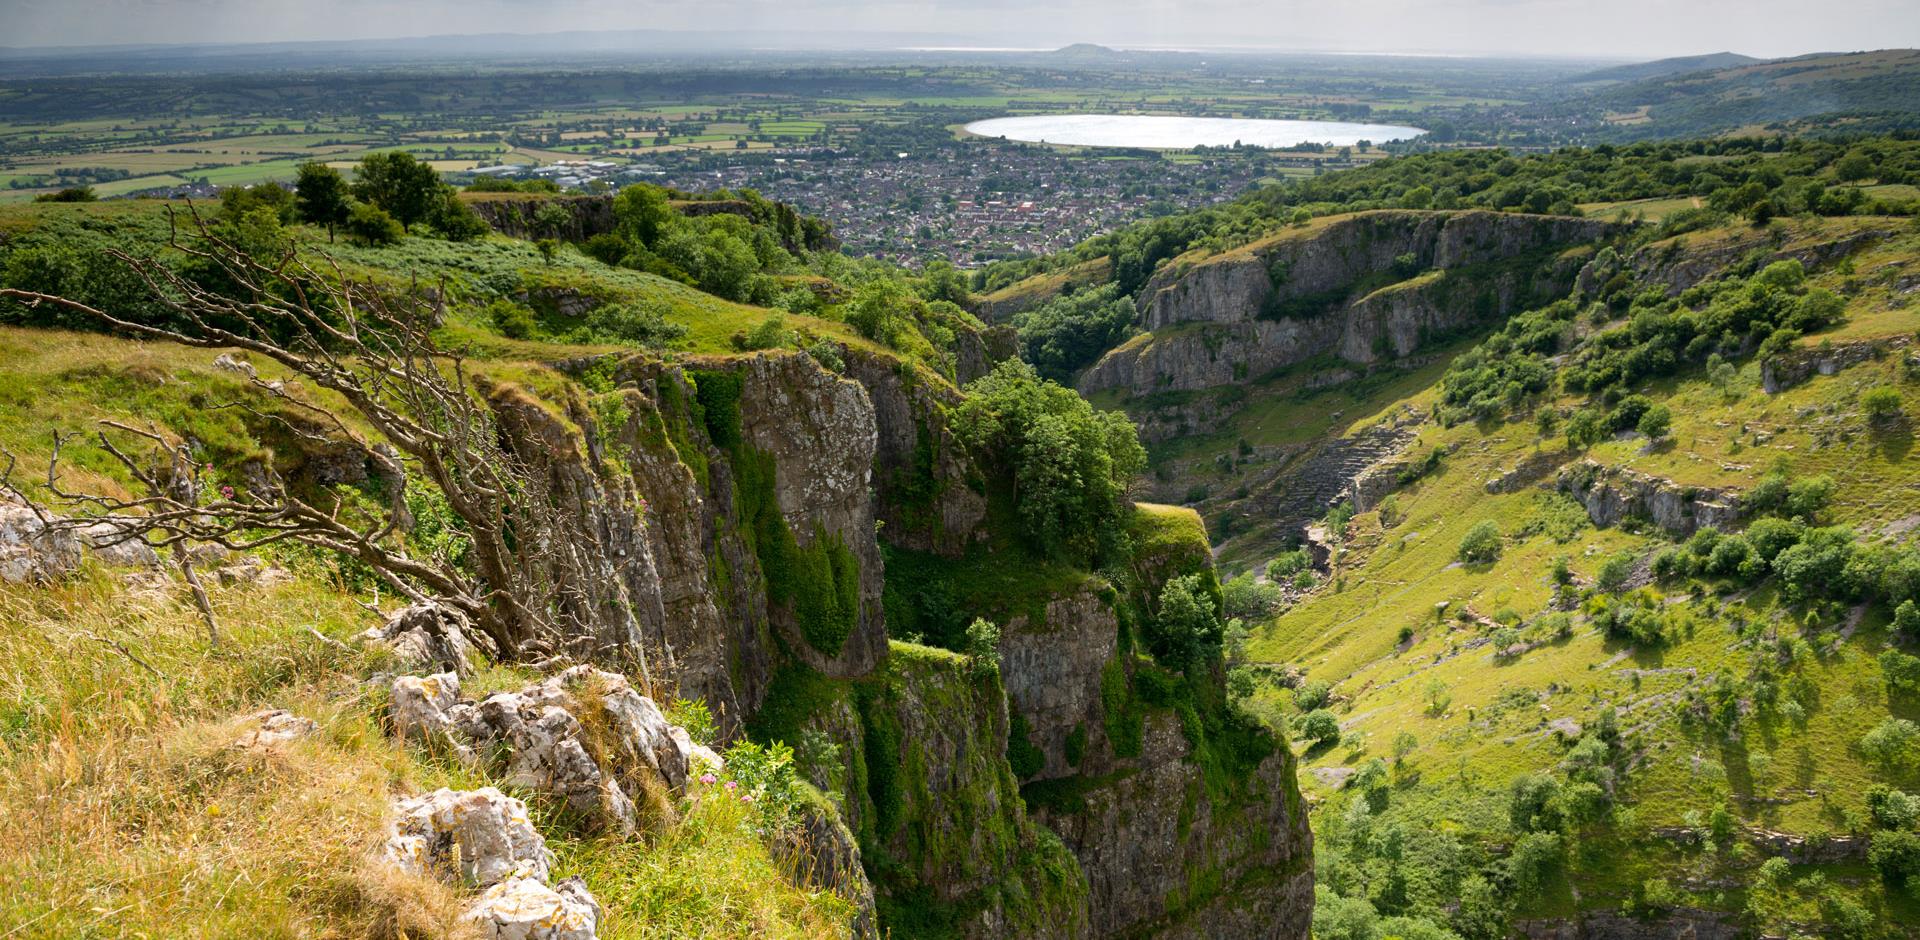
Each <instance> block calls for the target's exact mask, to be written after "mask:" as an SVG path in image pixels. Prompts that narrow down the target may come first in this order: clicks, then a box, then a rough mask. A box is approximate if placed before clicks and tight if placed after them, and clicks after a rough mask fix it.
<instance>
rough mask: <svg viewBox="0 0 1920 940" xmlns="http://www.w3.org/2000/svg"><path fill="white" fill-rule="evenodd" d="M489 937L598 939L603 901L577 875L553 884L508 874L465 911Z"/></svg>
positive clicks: (506, 939) (499, 939)
mask: <svg viewBox="0 0 1920 940" xmlns="http://www.w3.org/2000/svg"><path fill="white" fill-rule="evenodd" d="M466 919H467V920H470V921H473V922H474V923H475V924H477V925H479V927H480V935H481V936H483V937H486V938H488V940H594V938H595V937H597V936H599V935H600V934H599V931H600V902H599V901H597V900H595V899H594V897H593V894H592V892H590V891H588V890H587V883H586V882H584V881H582V880H580V877H579V876H578V875H576V876H574V877H572V878H568V879H566V880H565V881H562V882H560V883H559V884H558V885H555V886H554V887H551V888H549V887H547V886H546V885H545V884H543V883H541V882H540V881H538V880H536V879H533V878H509V879H507V880H506V881H502V882H500V883H499V884H497V885H494V886H493V887H491V888H488V889H487V890H486V891H485V892H484V893H482V894H481V895H480V900H478V901H476V902H474V905H473V907H471V908H469V909H468V910H467V913H466Z"/></svg>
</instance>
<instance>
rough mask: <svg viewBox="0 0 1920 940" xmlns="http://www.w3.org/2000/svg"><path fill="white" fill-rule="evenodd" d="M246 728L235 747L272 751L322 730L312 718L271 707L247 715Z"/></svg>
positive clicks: (235, 742) (244, 725)
mask: <svg viewBox="0 0 1920 940" xmlns="http://www.w3.org/2000/svg"><path fill="white" fill-rule="evenodd" d="M243 727H244V728H245V730H244V731H242V732H241V734H240V737H239V739H238V740H236V741H234V742H233V744H234V746H235V747H238V748H244V749H247V750H260V751H271V750H274V749H276V748H278V747H280V746H281V745H284V744H287V743H288V742H291V741H297V740H299V739H300V738H304V737H306V736H307V735H310V734H313V733H314V732H316V731H319V730H320V726H319V725H318V724H317V723H315V722H314V720H313V719H311V718H302V717H301V716H299V715H296V714H293V713H292V712H289V711H287V710H286V709H284V708H270V709H267V710H265V711H259V712H255V713H253V714H251V715H248V716H247V719H246V721H245V722H244V724H243Z"/></svg>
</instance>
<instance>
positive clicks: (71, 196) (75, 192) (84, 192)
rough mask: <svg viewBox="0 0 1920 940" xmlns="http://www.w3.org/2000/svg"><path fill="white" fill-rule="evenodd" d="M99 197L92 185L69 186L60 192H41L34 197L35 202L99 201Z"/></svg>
mask: <svg viewBox="0 0 1920 940" xmlns="http://www.w3.org/2000/svg"><path fill="white" fill-rule="evenodd" d="M99 199H100V197H99V196H97V195H95V194H94V192H93V187H91V186H69V187H67V188H66V189H62V190H60V191H59V192H52V193H41V194H40V195H38V196H35V197H33V201H34V202H97V201H99Z"/></svg>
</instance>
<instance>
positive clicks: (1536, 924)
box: [1514, 910, 1748, 940]
mask: <svg viewBox="0 0 1920 940" xmlns="http://www.w3.org/2000/svg"><path fill="white" fill-rule="evenodd" d="M1514 930H1515V932H1516V933H1517V934H1518V935H1519V936H1521V937H1525V938H1526V940H1736V938H1740V937H1745V936H1747V935H1748V934H1747V932H1746V930H1745V929H1744V928H1742V927H1741V926H1740V925H1739V924H1738V923H1736V922H1735V920H1734V919H1733V918H1732V917H1730V916H1728V915H1726V914H1719V913H1715V912H1713V911H1695V910H1682V911H1675V912H1673V913H1672V914H1669V915H1667V916H1665V917H1661V918H1658V919H1654V920H1645V921H1643V920H1635V919H1634V918H1631V917H1627V916H1625V915H1622V914H1620V913H1619V912H1617V911H1594V912H1592V913H1588V914H1583V915H1581V916H1580V918H1579V919H1578V920H1572V921H1568V920H1523V921H1520V922H1519V923H1517V924H1515V925H1514Z"/></svg>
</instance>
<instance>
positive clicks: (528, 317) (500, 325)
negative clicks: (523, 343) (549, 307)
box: [487, 300, 539, 339]
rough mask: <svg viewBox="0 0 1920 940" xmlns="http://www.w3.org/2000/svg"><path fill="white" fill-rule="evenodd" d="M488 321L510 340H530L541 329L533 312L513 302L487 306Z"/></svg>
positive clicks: (495, 303) (496, 302) (502, 301)
mask: <svg viewBox="0 0 1920 940" xmlns="http://www.w3.org/2000/svg"><path fill="white" fill-rule="evenodd" d="M487 319H489V320H491V321H492V322H493V328H494V329H496V330H499V331H500V335H502V336H505V337H507V338H508V339H530V338H532V336H533V334H534V333H535V331H537V330H538V329H539V323H538V322H537V321H535V320H534V317H533V311H531V310H528V309H527V308H525V307H522V306H520V305H519V304H516V303H514V302H513V301H511V300H496V301H494V302H493V303H491V304H489V305H488V306H487Z"/></svg>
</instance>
